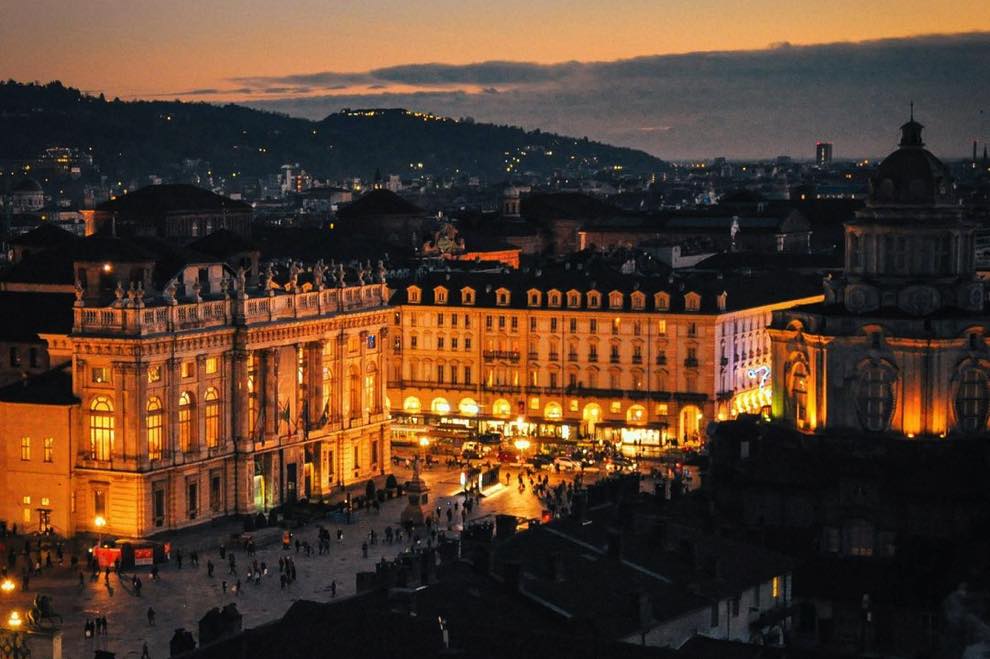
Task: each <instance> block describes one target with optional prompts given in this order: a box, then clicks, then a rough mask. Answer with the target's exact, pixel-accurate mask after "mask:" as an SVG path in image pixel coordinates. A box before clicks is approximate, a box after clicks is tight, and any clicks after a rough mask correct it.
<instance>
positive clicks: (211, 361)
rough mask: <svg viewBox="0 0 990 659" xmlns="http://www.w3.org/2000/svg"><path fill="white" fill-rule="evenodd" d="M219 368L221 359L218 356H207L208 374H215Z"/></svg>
mask: <svg viewBox="0 0 990 659" xmlns="http://www.w3.org/2000/svg"><path fill="white" fill-rule="evenodd" d="M217 370H219V360H218V359H217V358H216V357H207V358H206V374H207V375H213V374H214V373H216V372H217Z"/></svg>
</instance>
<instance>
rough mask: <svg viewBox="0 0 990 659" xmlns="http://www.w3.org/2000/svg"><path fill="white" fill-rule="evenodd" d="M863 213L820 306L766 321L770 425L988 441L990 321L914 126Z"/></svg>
mask: <svg viewBox="0 0 990 659" xmlns="http://www.w3.org/2000/svg"><path fill="white" fill-rule="evenodd" d="M901 133H902V136H901V141H900V145H899V148H898V149H897V150H896V151H894V152H893V153H892V154H890V155H889V156H888V157H887V158H886V159H885V160H884V161H883V162H882V163H881V164H880V166H879V167H878V168H877V171H876V174H875V175H874V177H873V180H872V181H871V186H870V197H869V201H868V203H867V206H866V208H864V209H863V210H861V211H859V212H857V214H856V217H855V219H853V220H852V221H850V222H848V223H847V224H846V227H845V237H846V256H845V269H844V273H843V275H842V276H841V277H837V278H834V279H829V280H826V282H825V301H824V303H822V304H817V305H812V306H809V307H803V308H800V309H793V310H789V311H781V312H777V313H774V315H773V323H772V325H771V328H770V330H769V332H770V337H771V340H772V342H773V367H774V374H773V383H774V385H773V387H774V401H773V408H774V416H776V417H778V418H782V419H784V420H785V421H786V422H787V423H788V424H789V425H791V426H793V427H796V428H797V429H799V430H802V431H804V432H827V431H835V430H839V431H855V432H866V433H871V434H883V433H889V434H892V435H899V436H902V437H946V436H949V435H971V434H977V433H983V432H986V431H987V429H988V416H990V414H988V413H990V388H988V387H990V384H988V377H990V375H988V374H990V348H988V343H987V337H988V335H990V321H988V318H987V315H986V290H985V284H984V282H982V281H980V280H979V279H978V277H977V276H976V273H975V268H974V263H973V256H974V249H973V244H974V242H973V241H974V233H975V230H976V226H975V225H974V224H973V223H971V222H967V221H966V220H965V219H964V218H963V209H962V207H960V206H959V205H958V204H957V203H956V201H955V198H954V193H953V186H952V181H951V179H950V178H949V174H948V171H947V170H946V168H945V166H944V165H943V164H942V163H941V162H940V161H939V160H938V158H936V157H935V156H934V155H932V154H931V153H930V152H929V151H927V150H926V149H925V148H924V142H923V141H922V126H921V124H919V123H917V122H916V121H914V118H913V117H912V118H911V120H910V121H908V122H907V123H905V124H904V125H903V126H901Z"/></svg>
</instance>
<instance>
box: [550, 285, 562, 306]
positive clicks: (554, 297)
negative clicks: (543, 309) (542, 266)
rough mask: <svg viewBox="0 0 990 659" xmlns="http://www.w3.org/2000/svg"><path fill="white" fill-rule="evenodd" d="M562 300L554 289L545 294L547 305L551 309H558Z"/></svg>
mask: <svg viewBox="0 0 990 659" xmlns="http://www.w3.org/2000/svg"><path fill="white" fill-rule="evenodd" d="M562 299H563V296H562V295H561V293H560V291H558V290H557V289H556V288H551V289H550V291H549V292H548V293H547V304H548V305H549V306H551V307H556V308H559V307H560V303H561V300H562Z"/></svg>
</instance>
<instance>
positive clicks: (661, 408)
mask: <svg viewBox="0 0 990 659" xmlns="http://www.w3.org/2000/svg"><path fill="white" fill-rule="evenodd" d="M657 416H667V403H657Z"/></svg>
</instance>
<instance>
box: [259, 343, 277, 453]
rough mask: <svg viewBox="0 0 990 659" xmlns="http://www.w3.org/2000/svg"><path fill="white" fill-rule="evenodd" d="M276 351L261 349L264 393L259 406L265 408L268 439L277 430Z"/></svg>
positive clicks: (266, 437)
mask: <svg viewBox="0 0 990 659" xmlns="http://www.w3.org/2000/svg"><path fill="white" fill-rule="evenodd" d="M277 361H278V352H277V351H276V350H274V349H272V348H265V349H264V350H263V351H262V368H263V370H264V395H263V396H261V407H262V409H264V410H265V412H264V416H265V419H264V421H265V439H266V440H267V439H270V438H272V437H274V436H275V435H276V433H277V432H278V387H277V386H276V380H277V377H278V376H277V373H278V365H277Z"/></svg>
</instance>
